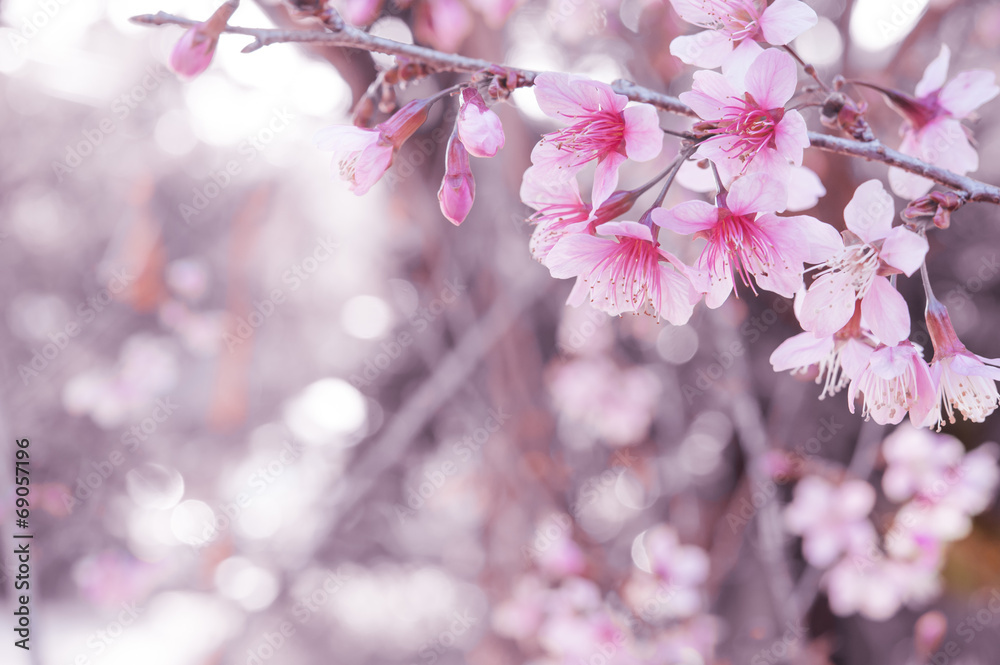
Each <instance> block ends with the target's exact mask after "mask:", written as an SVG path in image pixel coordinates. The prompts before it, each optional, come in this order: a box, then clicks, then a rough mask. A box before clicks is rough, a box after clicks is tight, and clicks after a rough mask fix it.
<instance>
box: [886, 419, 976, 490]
mask: <svg viewBox="0 0 1000 665" xmlns="http://www.w3.org/2000/svg"><path fill="white" fill-rule="evenodd" d="M882 455H883V456H884V457H885V461H886V470H885V474H884V475H883V476H882V491H884V492H885V495H886V497H888V498H889V499H890V500H892V501H896V502H902V501H906V500H907V499H909V498H911V497H912V496H914V495H915V494H929V493H931V492H935V491H937V490H935V488H936V487H939V486H940V485H941V484H942V483H945V482H947V480H946V479H947V477H948V472H949V470H951V469H954V468H955V467H957V466H958V464H959V463H960V462H961V461H962V458H963V456H964V455H965V449H964V448H963V447H962V442H961V441H959V440H958V439H956V438H955V437H953V436H948V435H946V434H934V433H933V432H931V431H929V430H927V429H924V428H917V427H914V426H912V425H900V426H899V427H898V428H896V430H894V431H893V433H892V434H890V435H889V436H888V437H886V439H885V441H883V442H882Z"/></svg>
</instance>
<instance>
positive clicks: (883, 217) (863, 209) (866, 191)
mask: <svg viewBox="0 0 1000 665" xmlns="http://www.w3.org/2000/svg"><path fill="white" fill-rule="evenodd" d="M895 215H896V207H895V204H894V202H893V200H892V195H891V194H889V192H887V191H885V187H883V186H882V183H881V182H879V181H878V180H869V181H867V182H864V183H862V184H861V185H860V186H859V187H858V189H857V190H856V191H855V192H854V197H853V198H852V199H851V200H850V202H849V203H848V204H847V207H846V208H844V221H846V222H847V228H848V229H850V230H851V231H853V232H854V233H855V234H856V235H857V236H858V237H859V238H861V239H862V240H863V241H865V242H867V243H871V242H875V241H876V240H881V239H882V238H884V237H885V236H886V234H888V233H889V231H890V229H892V220H893V217H895ZM883 341H884V340H883Z"/></svg>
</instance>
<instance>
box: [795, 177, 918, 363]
mask: <svg viewBox="0 0 1000 665" xmlns="http://www.w3.org/2000/svg"><path fill="white" fill-rule="evenodd" d="M894 216H895V209H894V207H893V200H892V196H891V195H890V194H889V193H888V192H887V191H885V188H884V187H883V186H882V183H880V182H879V181H878V180H869V181H868V182H865V183H863V184H862V185H861V186H860V187H858V189H857V191H856V192H855V193H854V197H853V198H852V199H851V201H850V203H848V204H847V207H846V208H845V209H844V220H845V221H846V223H847V229H848V231H850V233H849V234H845V237H846V238H847V239H848V240H849V244H847V245H844V244H843V243H840V246H839V249H838V251H836V252H833V253H831V256H830V258H829V259H828V260H827V262H826V263H825V265H824V266H823V268H822V269H821V271H820V272H819V273H818V274H817V278H816V279H815V280H814V281H813V283H812V284H811V285H810V286H809V289H808V291H807V292H806V295H805V298H804V300H803V303H802V309H801V312H800V314H799V322H800V323H801V324H802V327H803V328H805V329H806V330H809V331H812V332H814V333H816V335H817V336H820V337H825V336H827V335H831V334H833V333H835V332H837V331H838V330H840V329H841V328H843V327H844V326H845V325H846V324H847V322H848V321H850V319H851V317H852V316H853V315H854V309H855V303H856V301H858V300H860V301H861V314H862V316H863V317H864V319H865V321H866V322H867V323H868V325H869V326H870V328H871V330H872V332H874V333H875V336H876V337H878V339H879V341H880V342H883V343H885V344H889V345H895V344H897V343H898V342H901V341H902V340H904V339H906V338H907V337H908V336H909V334H910V314H909V310H908V309H907V307H906V301H905V300H904V299H903V296H901V295H900V294H899V292H898V291H896V289H895V288H894V287H893V286H892V284H890V283H889V280H888V279H887V278H886V277H885V275H886V274H890V273H903V274H905V275H912V274H913V273H914V272H915V271H916V270H917V268H919V267H920V264H921V263H922V262H923V260H924V256H925V255H926V254H927V240H926V238H923V237H921V236H918V235H917V234H916V233H914V232H912V231H910V230H909V229H906V228H904V227H901V226H897V227H896V228H892V222H893V218H894Z"/></svg>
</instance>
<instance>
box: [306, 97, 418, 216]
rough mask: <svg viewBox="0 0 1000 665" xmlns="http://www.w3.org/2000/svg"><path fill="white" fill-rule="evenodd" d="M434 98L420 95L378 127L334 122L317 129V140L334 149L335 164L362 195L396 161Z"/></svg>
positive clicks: (315, 139) (323, 147) (318, 143)
mask: <svg viewBox="0 0 1000 665" xmlns="http://www.w3.org/2000/svg"><path fill="white" fill-rule="evenodd" d="M433 101H434V100H433V98H429V99H417V100H414V101H412V102H409V103H408V104H406V105H405V106H403V108H401V109H399V110H398V111H396V112H395V113H394V114H393V115H392V117H390V118H389V119H388V120H386V121H385V122H383V123H381V124H379V125H376V126H375V128H374V129H367V128H364V127H354V126H345V125H334V126H333V127H326V128H324V129H321V130H319V131H318V132H316V136H315V137H313V144H314V145H315V146H316V147H317V148H319V149H320V150H330V151H332V152H333V164H335V165H337V167H338V169H339V172H340V177H341V179H343V180H346V181H348V183H349V186H350V188H351V191H352V192H354V193H355V194H357V195H358V196H360V195H362V194H364V193H366V192H367V191H368V190H369V189H371V188H372V186H373V185H374V184H375V183H376V182H378V181H379V179H381V177H382V175H383V174H385V171H386V169H388V168H389V166H390V165H392V158H393V156H394V155H395V153H396V150H398V149H399V147H400V146H401V145H403V143H404V142H405V141H406V139H408V138H410V136H412V135H413V133H414V132H415V131H417V129H419V128H420V125H422V124H423V123H424V120H426V119H427V109H428V107H429V106H430V104H431V103H433Z"/></svg>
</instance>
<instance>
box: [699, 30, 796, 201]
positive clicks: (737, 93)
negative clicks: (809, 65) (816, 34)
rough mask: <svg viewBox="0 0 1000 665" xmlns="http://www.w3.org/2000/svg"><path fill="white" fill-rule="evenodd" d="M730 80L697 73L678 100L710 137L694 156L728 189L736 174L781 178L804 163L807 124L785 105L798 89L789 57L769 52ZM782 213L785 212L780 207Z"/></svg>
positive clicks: (792, 64)
mask: <svg viewBox="0 0 1000 665" xmlns="http://www.w3.org/2000/svg"><path fill="white" fill-rule="evenodd" d="M731 78H737V77H736V76H734V75H730V76H724V75H723V74H720V73H718V72H711V71H699V72H695V74H694V83H693V84H692V90H691V91H689V92H684V93H681V95H680V98H681V101H683V102H684V103H685V104H687V105H688V106H690V107H691V108H692V109H694V111H695V112H696V113H697V114H698V115H699V116H700V117H701V118H702V119H703V120H705V121H707V122H710V123H713V125H714V127H715V128H713V129H708V130H706V131H707V132H708V133H710V134H711V137H710V138H708V139H706V140H705V141H703V142H702V143H701V144H700V145H699V147H698V152H697V154H698V155H699V156H701V157H707V158H709V159H711V160H712V161H713V162H714V163H715V165H716V166H717V167H718V169H719V173H720V175H721V176H722V178H723V182H724V183H726V184H728V183H729V182H730V181H732V179H733V178H735V177H736V176H738V175H741V174H743V173H747V172H750V171H766V172H767V173H769V174H770V175H772V176H774V177H775V178H778V179H784V178H785V176H786V174H787V172H788V170H789V169H788V164H789V162H791V163H793V164H795V165H801V164H802V152H803V149H805V148H808V147H809V137H808V132H807V131H806V121H805V119H804V118H803V117H802V114H801V113H799V112H798V111H796V110H794V109H790V110H786V109H785V104H787V103H788V100H789V99H791V98H792V95H794V94H795V89H796V87H797V86H798V69H797V68H796V66H795V61H794V60H793V59H792V57H791V56H790V55H788V54H787V53H782V52H781V51H778V50H777V49H769V50H767V51H764V52H762V53H760V55H758V56H757V57H756V59H754V60H753V62H752V64H750V66H749V67H748V68H747V70H746V73H745V75H744V76H743V77H740V78H741V80H739V81H738V82H735V83H734V82H733V81H731V80H730V79H731ZM782 209H783V208H782Z"/></svg>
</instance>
